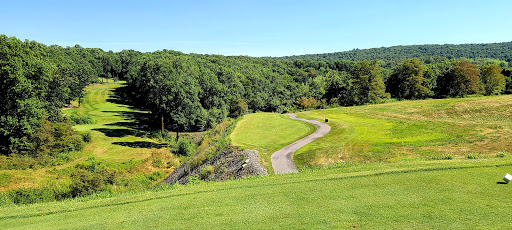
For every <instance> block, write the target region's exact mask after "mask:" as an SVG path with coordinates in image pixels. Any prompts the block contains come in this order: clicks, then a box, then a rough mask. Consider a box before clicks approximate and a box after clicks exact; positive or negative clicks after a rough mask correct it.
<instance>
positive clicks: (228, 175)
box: [164, 147, 268, 184]
mask: <svg viewBox="0 0 512 230" xmlns="http://www.w3.org/2000/svg"><path fill="white" fill-rule="evenodd" d="M260 175H268V173H267V170H266V169H265V168H264V167H263V166H262V165H261V164H260V163H259V154H258V152H256V151H255V150H244V151H241V150H240V149H238V148H233V147H229V148H226V149H224V150H223V151H222V152H221V153H219V154H217V155H216V156H214V157H212V158H211V159H209V160H206V161H205V162H203V163H202V164H201V165H199V166H197V167H192V165H191V163H190V161H187V162H185V163H183V164H182V165H181V166H180V167H179V168H177V169H176V170H174V172H172V173H171V174H170V175H169V176H167V177H166V178H165V179H164V181H165V182H166V183H169V184H175V183H178V184H187V183H188V181H189V177H197V178H198V179H200V180H203V181H222V180H226V179H238V178H243V177H247V176H260Z"/></svg>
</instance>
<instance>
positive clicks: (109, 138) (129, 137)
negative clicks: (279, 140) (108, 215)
mask: <svg viewBox="0 0 512 230" xmlns="http://www.w3.org/2000/svg"><path fill="white" fill-rule="evenodd" d="M122 85H123V82H118V83H106V84H93V85H90V86H88V87H86V88H85V90H86V92H87V96H86V97H85V98H84V101H83V103H82V104H81V107H80V108H78V103H77V102H72V104H73V105H74V108H71V109H63V113H64V114H68V115H71V114H75V115H79V116H80V115H81V116H84V115H90V116H91V117H92V118H93V120H94V124H84V125H75V126H73V128H74V129H75V130H76V131H78V132H90V133H91V136H92V141H91V142H90V143H88V144H87V145H86V146H85V148H84V150H83V153H80V154H79V156H78V157H77V159H75V160H74V161H72V162H67V163H64V164H62V165H58V166H56V167H55V168H56V169H59V170H60V169H64V168H67V167H73V166H74V165H75V164H76V163H78V162H82V161H85V160H86V159H87V158H89V157H95V158H97V159H101V160H105V161H108V162H117V163H121V162H130V161H132V162H141V163H142V160H144V159H148V158H150V157H151V156H152V155H154V154H157V155H162V156H166V159H165V160H166V161H169V162H174V164H176V165H179V158H177V157H176V156H175V155H173V154H172V153H171V152H170V151H169V150H168V149H167V148H163V147H162V146H164V144H165V143H159V142H158V140H155V139H152V138H147V137H145V135H144V134H143V133H141V132H140V131H138V130H137V129H136V126H134V124H135V123H134V122H135V120H134V118H133V117H134V116H144V115H145V113H146V112H144V111H137V110H134V109H132V108H131V107H129V106H127V105H123V104H120V103H114V102H113V101H112V100H111V99H112V98H111V96H112V94H113V91H114V90H115V89H116V88H118V87H121V86H122ZM80 155H81V156H80ZM139 168H140V171H141V172H151V171H153V170H155V169H154V168H151V167H149V166H148V167H143V166H141V167H139ZM158 170H163V171H165V172H170V171H171V170H172V169H167V168H165V169H158ZM51 171H52V170H49V169H48V168H39V169H26V170H0V175H12V177H7V176H3V177H0V192H6V191H9V190H12V189H16V188H34V187H40V185H41V184H42V183H44V181H45V180H46V179H50V178H52V179H55V178H57V177H59V176H58V175H55V174H54V173H51ZM134 173H137V172H134Z"/></svg>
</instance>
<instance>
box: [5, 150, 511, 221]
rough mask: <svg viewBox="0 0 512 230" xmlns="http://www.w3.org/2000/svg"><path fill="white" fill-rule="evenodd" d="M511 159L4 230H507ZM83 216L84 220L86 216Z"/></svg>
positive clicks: (199, 189)
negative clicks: (507, 182) (507, 181)
mask: <svg viewBox="0 0 512 230" xmlns="http://www.w3.org/2000/svg"><path fill="white" fill-rule="evenodd" d="M511 169H512V158H510V157H507V158H499V159H498V158H493V159H479V160H449V161H423V162H399V163H367V164H360V165H355V166H349V167H342V168H332V169H323V170H316V171H305V172H302V173H300V174H287V175H274V176H270V177H259V178H252V179H246V180H239V181H225V182H218V183H208V184H206V183H204V184H198V185H191V186H184V187H177V188H175V189H171V190H165V191H158V192H144V193H136V194H122V195H119V196H117V197H113V198H107V199H98V200H89V201H82V202H81V201H64V202H55V203H41V204H33V205H30V206H23V207H4V208H0V226H2V228H3V229H11V228H18V229H41V228H43V229H45V228H52V229H58V228H63V229H69V228H73V229H105V228H115V229H125V228H130V229H140V228H145V229H147V228H151V229H153V228H157V229H169V228H182V229H217V228H224V229H226V228H227V229H232V228H235V229H242V228H243V229H246V228H249V229H252V228H259V229H269V228H290V229H302V228H306V229H311V228H321V229H339V228H342V229H351V228H353V227H354V226H357V227H360V228H363V229H372V228H379V229H390V228H400V229H409V228H414V229H432V228H438V229H451V228H464V229H474V228H485V229H489V228H492V229H506V228H509V227H510V223H509V221H508V219H509V217H510V214H511V211H510V210H511V207H512V199H509V197H510V193H511V192H512V187H510V185H504V184H498V183H497V182H499V181H500V180H501V177H503V175H504V174H505V173H506V172H510V170H511ZM84 217H86V218H84Z"/></svg>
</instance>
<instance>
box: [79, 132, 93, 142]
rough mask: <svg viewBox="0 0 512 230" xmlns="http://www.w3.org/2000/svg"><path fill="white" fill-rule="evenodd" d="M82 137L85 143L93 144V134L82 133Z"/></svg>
mask: <svg viewBox="0 0 512 230" xmlns="http://www.w3.org/2000/svg"><path fill="white" fill-rule="evenodd" d="M80 135H81V136H82V140H83V141H84V142H86V143H89V142H91V140H92V135H91V132H85V133H81V134H80Z"/></svg>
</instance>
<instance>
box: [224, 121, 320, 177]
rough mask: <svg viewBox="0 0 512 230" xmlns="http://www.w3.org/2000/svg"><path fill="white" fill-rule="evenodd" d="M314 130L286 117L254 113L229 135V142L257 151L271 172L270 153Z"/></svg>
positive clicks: (310, 126) (313, 127)
mask: <svg viewBox="0 0 512 230" xmlns="http://www.w3.org/2000/svg"><path fill="white" fill-rule="evenodd" d="M315 130H316V128H315V126H313V125H311V124H309V123H306V122H301V121H297V120H293V119H291V118H289V117H288V116H286V115H282V114H275V113H255V114H248V115H245V116H244V118H243V119H242V120H241V121H240V122H239V123H238V124H237V126H236V129H235V130H234V131H233V133H232V134H231V140H232V144H233V145H235V146H241V147H243V148H246V149H255V150H258V152H259V154H260V156H261V158H262V161H263V162H262V163H263V165H264V166H265V168H267V171H269V172H272V163H271V161H270V156H271V155H272V153H274V152H275V151H277V150H279V149H281V148H283V147H284V146H286V145H289V144H291V143H293V142H294V141H296V140H299V139H301V138H303V137H305V136H307V135H309V134H311V133H313V132H314V131H315Z"/></svg>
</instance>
